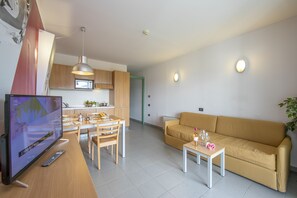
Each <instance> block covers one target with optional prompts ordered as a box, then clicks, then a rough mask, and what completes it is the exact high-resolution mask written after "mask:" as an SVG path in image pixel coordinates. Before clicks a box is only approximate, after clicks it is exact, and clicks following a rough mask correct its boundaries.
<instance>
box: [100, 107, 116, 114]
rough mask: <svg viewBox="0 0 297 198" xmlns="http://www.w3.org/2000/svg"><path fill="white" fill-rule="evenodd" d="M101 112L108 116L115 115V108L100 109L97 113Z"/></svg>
mask: <svg viewBox="0 0 297 198" xmlns="http://www.w3.org/2000/svg"><path fill="white" fill-rule="evenodd" d="M101 112H104V113H106V114H107V115H114V108H100V109H97V113H101Z"/></svg>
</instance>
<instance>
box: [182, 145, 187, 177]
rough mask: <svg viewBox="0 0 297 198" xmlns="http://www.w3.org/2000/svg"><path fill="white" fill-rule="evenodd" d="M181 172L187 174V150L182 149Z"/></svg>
mask: <svg viewBox="0 0 297 198" xmlns="http://www.w3.org/2000/svg"><path fill="white" fill-rule="evenodd" d="M183 162H184V163H183V170H184V172H185V173H186V172H187V149H186V148H185V147H183Z"/></svg>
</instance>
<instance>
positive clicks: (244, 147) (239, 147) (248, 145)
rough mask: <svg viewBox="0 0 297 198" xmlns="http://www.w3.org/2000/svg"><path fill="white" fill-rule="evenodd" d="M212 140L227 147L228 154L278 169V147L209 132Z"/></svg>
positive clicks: (268, 167)
mask: <svg viewBox="0 0 297 198" xmlns="http://www.w3.org/2000/svg"><path fill="white" fill-rule="evenodd" d="M209 137H210V141H211V142H214V143H215V144H218V145H220V146H223V147H225V152H226V155H229V156H232V157H234V158H237V159H241V160H244V161H247V162H250V163H252V164H255V165H258V166H261V167H264V168H267V169H270V170H276V152H277V148H276V147H274V146H269V145H265V144H261V143H257V142H252V141H248V140H244V139H240V138H234V137H230V136H225V135H220V134H217V133H211V132H209Z"/></svg>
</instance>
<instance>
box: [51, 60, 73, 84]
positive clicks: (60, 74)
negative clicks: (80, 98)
mask: <svg viewBox="0 0 297 198" xmlns="http://www.w3.org/2000/svg"><path fill="white" fill-rule="evenodd" d="M71 72H72V67H71V66H67V65H60V64H53V67H52V71H51V76H50V80H49V88H50V89H74V75H73V74H72V73H71Z"/></svg>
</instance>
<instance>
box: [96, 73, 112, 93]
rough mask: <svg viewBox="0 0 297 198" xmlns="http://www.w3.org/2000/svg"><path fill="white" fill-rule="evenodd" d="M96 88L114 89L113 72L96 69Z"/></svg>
mask: <svg viewBox="0 0 297 198" xmlns="http://www.w3.org/2000/svg"><path fill="white" fill-rule="evenodd" d="M94 77H95V79H94V83H95V89H113V82H112V72H111V71H104V70H99V69H96V70H95V76H94Z"/></svg>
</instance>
